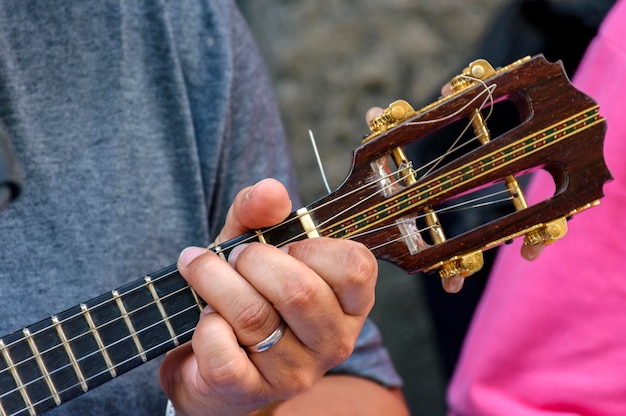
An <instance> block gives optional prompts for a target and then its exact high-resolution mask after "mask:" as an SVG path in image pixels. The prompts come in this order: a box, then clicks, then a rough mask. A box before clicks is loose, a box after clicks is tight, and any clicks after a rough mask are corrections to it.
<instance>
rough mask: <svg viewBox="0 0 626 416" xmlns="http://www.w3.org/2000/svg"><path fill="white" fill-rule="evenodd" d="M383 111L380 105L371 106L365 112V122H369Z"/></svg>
mask: <svg viewBox="0 0 626 416" xmlns="http://www.w3.org/2000/svg"><path fill="white" fill-rule="evenodd" d="M382 113H383V109H382V108H381V107H372V108H370V109H369V110H367V112H366V113H365V122H366V123H367V124H370V122H371V121H372V120H374V119H375V118H376V117H378V116H379V115H381V114H382Z"/></svg>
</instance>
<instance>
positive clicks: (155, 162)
mask: <svg viewBox="0 0 626 416" xmlns="http://www.w3.org/2000/svg"><path fill="white" fill-rule="evenodd" d="M0 119H1V120H3V121H4V123H5V125H6V126H7V129H8V131H9V133H10V135H11V137H12V142H13V147H14V150H15V155H16V159H17V163H18V165H19V168H20V173H21V175H22V179H23V183H24V189H23V193H22V195H21V196H20V197H19V198H18V199H17V200H16V201H14V202H13V203H11V204H10V205H9V206H8V207H7V208H5V209H4V210H3V211H2V212H0V317H1V318H0V335H2V334H8V333H10V332H13V331H15V330H18V329H19V328H21V327H22V326H26V325H29V324H31V323H34V322H36V321H39V320H41V319H43V318H45V317H47V316H50V315H52V314H54V313H56V312H59V311H62V310H64V309H66V308H68V307H71V306H74V305H76V304H78V303H80V302H82V301H85V300H87V299H90V298H92V297H95V296H97V295H100V294H102V293H106V292H110V291H111V290H112V289H114V288H116V287H118V286H121V285H123V284H125V283H127V282H129V281H132V280H136V279H138V278H140V277H141V276H143V275H145V274H146V273H149V272H153V271H156V270H158V269H160V268H161V267H164V266H167V265H169V264H171V263H173V262H175V260H176V258H177V256H178V253H179V252H180V250H181V249H182V248H184V247H186V246H189V245H199V246H203V245H207V244H208V243H209V242H210V241H211V240H212V236H214V235H215V234H216V232H217V231H218V230H219V229H220V227H221V225H222V224H223V221H224V218H225V214H226V210H227V208H228V206H229V204H230V202H231V201H232V199H233V198H234V195H235V194H236V192H237V191H238V190H240V189H241V188H242V187H244V186H247V185H250V184H252V183H254V182H256V181H258V180H260V179H262V178H265V177H275V178H277V179H279V180H281V181H282V182H283V183H285V184H286V185H287V187H288V188H289V189H290V190H291V192H292V195H293V196H294V197H293V198H294V201H296V200H297V199H296V196H295V195H296V193H295V185H294V181H293V175H292V174H291V165H290V160H289V154H288V148H287V145H286V142H285V138H284V131H283V129H282V126H281V123H280V118H279V115H278V112H277V108H276V104H275V102H274V97H273V94H272V92H271V88H270V82H269V80H268V79H267V76H266V73H265V68H264V67H263V64H262V62H261V60H260V58H259V56H258V51H257V50H256V47H255V45H254V43H253V40H252V39H251V37H250V34H249V33H248V31H247V29H246V26H245V23H244V22H243V20H242V17H241V16H240V14H239V12H238V10H237V9H236V7H235V6H234V4H233V3H232V2H231V1H229V0H216V1H208V0H206V1H201V0H175V1H174V0H170V1H168V0H154V1H149V2H141V1H134V0H121V1H88V0H81V1H67V0H46V1H36V0H0ZM1 357H2V355H0V360H2V358H1ZM159 361H160V360H158V359H157V360H154V361H152V362H149V363H147V364H145V365H142V366H140V367H138V368H136V369H134V370H132V371H131V372H129V373H128V374H125V375H123V376H120V377H117V378H115V379H113V380H112V381H110V382H108V383H106V384H104V385H103V386H100V387H98V388H97V389H96V390H94V391H90V392H88V393H87V394H84V395H82V396H80V397H79V398H77V399H75V400H72V401H70V402H69V403H67V404H65V405H64V406H62V407H61V408H59V409H56V410H54V411H53V412H52V413H51V414H68V415H69V414H75V415H86V414H94V415H95V414H98V415H101V414H107V415H117V414H120V415H121V414H127V415H157V414H162V412H163V410H164V408H165V403H166V398H165V396H164V395H163V393H162V392H161V389H160V387H159V385H158V379H157V374H156V373H157V367H158V364H159ZM0 364H3V363H2V362H0ZM3 367H6V366H4V365H0V368H3ZM5 371H6V370H5ZM337 371H345V372H349V373H357V374H361V375H363V376H365V377H368V378H372V379H375V380H378V381H380V382H382V383H384V384H388V385H392V384H398V383H399V380H398V377H397V375H396V374H395V372H394V370H393V367H392V366H391V363H390V362H389V357H388V354H387V352H386V351H385V350H384V349H383V348H382V347H381V346H380V338H379V335H378V332H377V330H376V329H375V328H374V327H373V326H372V325H371V324H368V325H367V326H366V329H365V331H364V332H363V336H362V337H361V338H360V341H359V347H358V348H357V350H356V352H355V354H354V355H353V357H352V358H351V359H350V360H349V361H348V362H347V363H346V364H345V365H343V366H342V367H340V368H339V369H338V370H337ZM1 380H2V378H1V374H0V381H1ZM0 384H1V383H0ZM0 388H1V385H0ZM0 394H2V391H0ZM1 403H2V399H1V397H0V404H1Z"/></svg>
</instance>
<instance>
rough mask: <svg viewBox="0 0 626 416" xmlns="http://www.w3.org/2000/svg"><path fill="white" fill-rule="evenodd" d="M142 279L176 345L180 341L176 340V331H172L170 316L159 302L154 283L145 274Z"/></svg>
mask: <svg viewBox="0 0 626 416" xmlns="http://www.w3.org/2000/svg"><path fill="white" fill-rule="evenodd" d="M144 281H145V282H146V285H147V286H148V290H149V291H150V294H151V295H152V299H154V303H155V304H156V306H157V308H158V309H159V313H160V314H161V318H163V322H165V326H166V327H167V331H168V332H169V333H170V337H171V338H172V339H173V340H174V344H175V345H176V346H178V345H179V344H180V341H178V336H177V335H176V331H174V327H172V323H171V322H170V318H169V317H168V316H167V313H166V312H165V307H164V306H163V303H161V299H160V298H159V294H158V293H157V291H156V289H155V287H154V285H153V284H152V279H151V278H150V276H146V277H144Z"/></svg>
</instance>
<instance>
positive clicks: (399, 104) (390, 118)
mask: <svg viewBox="0 0 626 416" xmlns="http://www.w3.org/2000/svg"><path fill="white" fill-rule="evenodd" d="M415 114H416V112H415V110H414V109H413V107H412V106H411V104H409V103H408V102H406V101H404V100H398V101H394V102H393V103H391V104H389V107H387V108H385V109H384V110H383V113H382V114H381V115H379V116H378V117H376V118H374V119H373V120H372V121H370V123H369V124H370V130H371V131H372V134H371V135H369V136H367V137H366V138H365V139H364V142H365V141H368V140H369V139H370V138H372V137H374V136H377V135H379V134H381V133H384V132H385V131H387V130H389V129H390V128H392V127H395V126H397V125H398V124H399V123H401V122H403V121H404V120H406V119H409V118H411V117H413V116H414V115H415Z"/></svg>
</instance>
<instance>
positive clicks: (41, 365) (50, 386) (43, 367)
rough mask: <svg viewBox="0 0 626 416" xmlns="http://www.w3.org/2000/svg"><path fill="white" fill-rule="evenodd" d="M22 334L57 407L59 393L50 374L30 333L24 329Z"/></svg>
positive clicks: (59, 400)
mask: <svg viewBox="0 0 626 416" xmlns="http://www.w3.org/2000/svg"><path fill="white" fill-rule="evenodd" d="M23 333H24V337H25V338H26V342H27V343H28V346H29V347H30V351H31V352H32V353H33V357H34V358H35V361H36V362H37V366H38V367H39V371H41V373H42V375H43V379H44V381H45V382H46V385H47V386H48V390H50V393H52V398H53V399H54V402H55V403H56V404H57V406H58V405H60V404H61V397H59V393H58V392H57V389H56V387H55V386H54V383H53V382H52V378H51V377H50V373H49V372H48V370H47V369H46V365H45V363H44V362H43V359H42V356H41V354H40V353H39V350H38V348H37V345H36V344H35V340H34V339H33V337H32V336H31V334H30V331H29V330H28V329H26V328H24V330H23Z"/></svg>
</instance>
